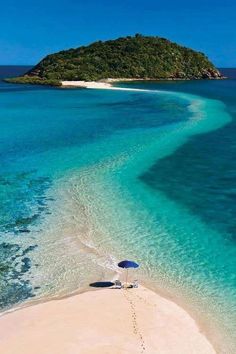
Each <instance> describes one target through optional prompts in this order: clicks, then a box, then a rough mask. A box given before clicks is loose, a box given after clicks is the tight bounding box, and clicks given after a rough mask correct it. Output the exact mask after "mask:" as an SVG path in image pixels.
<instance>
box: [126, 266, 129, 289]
mask: <svg viewBox="0 0 236 354" xmlns="http://www.w3.org/2000/svg"><path fill="white" fill-rule="evenodd" d="M128 270H129V269H128V268H126V289H127V288H128Z"/></svg>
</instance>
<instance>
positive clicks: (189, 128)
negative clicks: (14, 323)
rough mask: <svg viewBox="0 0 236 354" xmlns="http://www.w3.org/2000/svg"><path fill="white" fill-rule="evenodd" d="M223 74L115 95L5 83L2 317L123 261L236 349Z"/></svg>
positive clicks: (232, 77)
mask: <svg viewBox="0 0 236 354" xmlns="http://www.w3.org/2000/svg"><path fill="white" fill-rule="evenodd" d="M26 70H27V68H26V67H24V68H22V67H0V77H8V76H14V75H16V74H18V73H19V74H21V73H22V72H24V71H26ZM223 72H224V73H225V75H227V76H228V77H229V79H228V80H218V81H217V80H212V81H186V82H181V81H178V82H158V83H155V82H149V83H138V82H137V83H134V82H133V83H129V84H127V83H123V84H122V83H119V85H118V86H120V87H124V88H126V90H119V91H118V90H117V91H116V90H84V89H60V88H49V87H38V86H30V85H15V84H7V83H4V82H3V81H2V82H1V81H0V162H1V163H0V308H1V311H6V310H9V309H14V308H15V307H19V306H24V305H25V304H27V303H28V302H32V301H33V302H34V301H43V300H45V299H48V298H53V297H58V296H64V295H68V294H71V293H73V292H76V291H78V290H80V291H83V290H84V289H87V288H88V285H89V283H91V282H93V281H97V280H100V279H103V280H105V279H110V277H112V276H114V274H115V272H117V273H118V272H119V271H120V270H119V269H118V268H117V266H116V264H117V262H118V261H120V260H121V259H123V258H131V259H134V260H135V261H137V262H139V263H140V265H141V267H140V270H139V271H138V272H137V274H136V273H135V276H137V277H138V278H139V279H140V280H141V281H142V282H143V283H144V284H146V285H147V286H149V287H151V288H152V289H154V290H156V291H158V292H160V293H162V294H164V295H165V296H167V297H169V298H171V299H173V300H174V301H176V302H177V303H179V304H180V305H182V306H183V307H184V308H186V309H187V310H188V311H189V312H190V313H192V315H193V317H194V318H195V319H196V320H197V322H198V323H199V324H200V326H201V328H203V330H204V331H205V332H206V333H207V335H208V336H209V338H210V339H211V340H212V342H213V344H214V345H215V346H216V348H217V349H218V351H219V352H220V353H227V354H229V353H234V352H235V348H236V347H235V343H236V338H235V333H236V276H235V270H236V218H235V214H236V70H235V69H227V70H226V69H225V70H223ZM127 88H128V89H129V90H127ZM115 276H116V275H115Z"/></svg>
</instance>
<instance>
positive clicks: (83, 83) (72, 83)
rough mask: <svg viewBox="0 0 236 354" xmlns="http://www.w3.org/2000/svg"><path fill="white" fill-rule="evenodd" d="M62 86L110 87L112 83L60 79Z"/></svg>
mask: <svg viewBox="0 0 236 354" xmlns="http://www.w3.org/2000/svg"><path fill="white" fill-rule="evenodd" d="M61 84H62V86H63V87H81V88H89V89H111V88H112V85H111V83H110V82H99V81H62V82H61Z"/></svg>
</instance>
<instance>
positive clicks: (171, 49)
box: [9, 34, 221, 85]
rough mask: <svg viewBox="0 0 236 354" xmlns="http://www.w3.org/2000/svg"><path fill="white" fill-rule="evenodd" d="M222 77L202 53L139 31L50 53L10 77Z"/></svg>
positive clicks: (30, 79)
mask: <svg viewBox="0 0 236 354" xmlns="http://www.w3.org/2000/svg"><path fill="white" fill-rule="evenodd" d="M220 77H221V74H220V73H219V71H218V70H217V69H216V68H215V66H214V65H213V64H212V63H211V62H210V61H209V60H208V58H207V57H206V56H205V55H204V54H203V53H200V52H196V51H194V50H192V49H189V48H186V47H183V46H180V45H178V44H176V43H173V42H171V41H169V40H167V39H164V38H160V37H150V36H142V35H139V34H137V35H135V36H134V37H130V36H128V37H124V38H118V39H116V40H109V41H105V42H102V41H98V42H95V43H93V44H90V45H88V46H82V47H79V48H76V49H68V50H63V51H60V52H58V53H55V54H50V55H48V56H46V57H45V58H44V59H43V60H42V61H40V62H39V63H38V64H37V65H36V66H35V67H33V69H31V70H30V71H29V72H27V73H26V74H25V75H24V76H22V77H18V78H14V79H9V81H12V82H19V83H27V82H29V83H36V84H38V83H42V84H52V85H60V81H62V80H85V81H94V80H104V79H107V78H133V79H153V80H160V79H207V78H220Z"/></svg>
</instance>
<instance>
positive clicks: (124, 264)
mask: <svg viewBox="0 0 236 354" xmlns="http://www.w3.org/2000/svg"><path fill="white" fill-rule="evenodd" d="M118 267H120V268H126V286H127V282H128V271H129V268H138V267H139V264H138V263H136V262H133V261H128V260H124V261H121V262H120V263H118Z"/></svg>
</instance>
